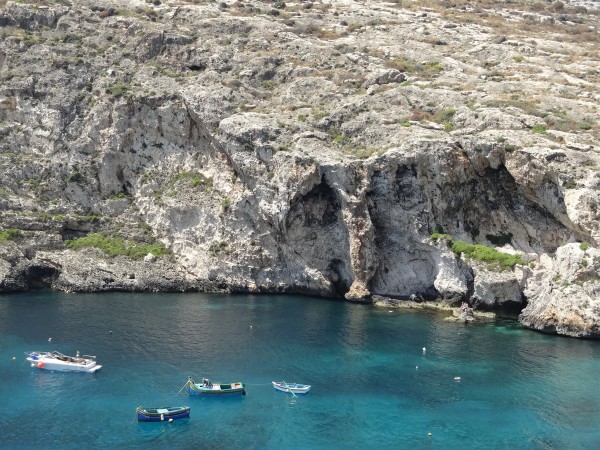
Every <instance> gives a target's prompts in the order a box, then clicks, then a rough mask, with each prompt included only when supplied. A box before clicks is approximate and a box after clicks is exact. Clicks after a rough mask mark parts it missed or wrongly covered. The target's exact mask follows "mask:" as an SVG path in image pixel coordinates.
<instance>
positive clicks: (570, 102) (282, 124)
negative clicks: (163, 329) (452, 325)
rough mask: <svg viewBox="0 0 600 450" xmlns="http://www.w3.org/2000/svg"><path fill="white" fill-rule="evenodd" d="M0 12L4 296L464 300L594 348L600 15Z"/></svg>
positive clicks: (45, 8) (22, 5)
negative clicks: (31, 292)
mask: <svg viewBox="0 0 600 450" xmlns="http://www.w3.org/2000/svg"><path fill="white" fill-rule="evenodd" d="M0 5H2V10H0V33H2V39H1V41H0V80H1V83H0V166H1V170H0V210H1V211H2V214H1V216H0V241H1V242H0V290H3V291H10V290H26V289H33V288H39V287H51V288H54V289H61V290H66V291H100V290H139V291H159V290H180V291H187V290H227V291H235V292H281V293H306V294H314V295H321V296H338V297H344V298H346V299H348V300H352V301H371V300H372V298H373V296H376V297H386V298H389V299H395V300H397V301H402V300H403V299H412V300H418V301H427V300H442V301H446V302H449V303H451V304H460V303H461V302H463V301H466V302H468V303H469V304H471V305H472V306H474V307H475V308H476V309H482V310H487V311H495V312H497V313H498V314H500V315H504V316H509V317H517V316H518V317H519V320H520V321H521V323H522V324H523V325H525V326H527V327H530V328H534V329H538V330H542V331H546V332H555V333H559V334H565V335H571V336H585V337H598V336H600V328H599V327H600V295H599V294H600V279H599V276H598V269H599V267H600V251H599V250H598V242H600V210H599V209H598V207H599V205H598V203H599V201H600V196H599V192H600V124H599V122H598V117H599V113H600V111H599V109H600V102H599V101H600V70H599V67H600V61H599V59H600V58H599V57H598V52H597V48H598V45H599V43H600V28H599V26H600V14H599V12H598V9H597V8H596V7H597V6H598V3H597V2H592V1H588V2H586V3H583V2H579V3H576V2H571V3H570V2H566V1H565V2H560V1H556V2H548V1H542V2H531V1H526V0H513V1H506V2H503V1H489V0H488V1H486V0H477V1H464V0H457V1H453V2H429V1H426V0H415V1H408V0H396V1H395V2H389V3H388V2H378V1H366V2H363V1H351V0H340V1H336V0H333V1H331V2H319V1H317V2H301V3H288V2H283V1H275V2H260V1H243V2H242V1H235V2H232V1H223V2H221V3H216V2H210V1H202V0H197V1H191V2H185V1H179V2H177V1H173V2H166V3H161V1H160V0H154V1H153V2H148V1H147V2H142V1H138V0H129V1H122V2H113V1H111V0H99V1H88V0H73V1H69V0H60V1H58V0H57V1H52V0H49V1H39V2H27V1H23V2H18V3H17V2H11V1H9V2H6V3H4V2H3V1H2V2H0ZM86 237H87V239H88V240H87V241H86V240H85V239H83V240H82V239H81V238H86ZM94 239H96V241H94ZM85 242H87V244H88V245H85V244H84V243H85ZM94 242H95V244H94ZM99 242H101V245H100V244H99ZM77 243H79V244H82V245H77ZM475 244H476V245H478V247H477V249H479V250H482V251H483V253H485V255H487V256H485V255H484V256H483V257H482V256H481V253H477V252H470V251H462V250H461V249H464V248H475V247H474V245H475ZM461 245H462V247H461ZM465 246H470V247H465ZM132 249H133V250H132ZM146 249H156V250H154V251H149V252H148V253H150V254H149V255H147V257H146V258H143V259H142V258H140V257H139V256H140V255H141V256H143V255H142V253H146ZM494 249H495V250H497V251H500V252H502V253H498V252H494V251H493V250H494ZM111 250H112V252H111ZM135 250H137V252H136V251H135ZM486 250H489V251H488V252H487V253H486ZM504 253H507V254H512V255H514V258H515V260H514V261H513V262H512V263H510V264H502V263H501V262H500V260H499V258H500V256H502V255H503V254H504ZM115 255H116V256H115ZM490 255H491V256H490ZM504 256H506V255H504ZM515 261H516V263H515Z"/></svg>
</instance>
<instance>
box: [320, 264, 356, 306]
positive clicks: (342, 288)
mask: <svg viewBox="0 0 600 450" xmlns="http://www.w3.org/2000/svg"><path fill="white" fill-rule="evenodd" d="M326 273H327V276H328V278H329V281H331V284H333V286H334V288H335V292H336V294H338V295H339V296H340V297H342V298H343V297H344V295H346V294H347V293H348V291H349V290H350V286H351V285H352V275H351V274H350V272H349V271H348V268H347V267H346V263H345V262H344V261H341V260H339V259H334V260H333V261H331V262H330V263H329V266H328V267H327V272H326Z"/></svg>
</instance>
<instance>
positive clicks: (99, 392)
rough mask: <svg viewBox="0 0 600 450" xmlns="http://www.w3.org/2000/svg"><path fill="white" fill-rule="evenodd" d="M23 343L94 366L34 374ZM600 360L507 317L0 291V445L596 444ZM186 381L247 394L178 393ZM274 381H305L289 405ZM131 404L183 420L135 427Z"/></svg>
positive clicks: (305, 300) (289, 302) (577, 344)
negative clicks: (89, 360)
mask: <svg viewBox="0 0 600 450" xmlns="http://www.w3.org/2000/svg"><path fill="white" fill-rule="evenodd" d="M111 332H112V333H111ZM49 338H52V341H51V342H48V339H49ZM423 347H425V348H426V351H425V352H423ZM33 350H39V351H47V350H58V351H61V352H62V353H65V354H75V353H76V352H77V351H80V352H81V353H82V354H93V355H97V360H98V362H99V363H100V364H102V365H103V368H102V369H101V370H100V371H99V372H97V373H96V374H80V373H57V372H49V371H45V370H39V369H36V368H32V367H31V366H30V365H29V363H27V362H26V361H25V354H24V353H25V352H28V351H33ZM599 356H600V342H597V341H584V340H575V339H568V338H561V337H556V336H545V335H542V334H538V333H534V332H531V331H527V330H521V329H520V328H519V327H518V326H517V325H515V324H512V323H501V324H500V323H497V324H486V325H475V326H473V325H468V326H466V325H462V324H454V323H448V322H444V321H442V320H441V319H440V317H439V316H435V315H427V314H417V313H410V312H404V311H390V310H388V309H379V308H375V307H372V306H367V305H356V304H348V303H343V302H339V301H331V300H323V299H316V298H310V297H294V296H286V297H284V296H246V295H237V296H234V295H207V294H128V293H111V294H86V295H82V294H61V293H47V292H35V293H25V294H18V295H1V296H0V411H1V412H2V419H3V420H2V432H1V434H0V448H3V449H4V448H10V449H13V448H14V449H29V448H31V449H34V448H35V449H45V448H49V449H50V448H51V449H54V448H57V449H58V448H60V449H91V448H98V449H101V448H102V449H103V448H141V447H144V448H148V449H153V448H156V449H188V448H190V449H191V448H202V449H365V448H369V449H371V448H372V449H388V448H389V449H391V448H394V449H397V448H401V449H402V448H406V449H412V448H427V449H482V448H486V449H596V448H600V377H599V374H600V358H599ZM13 358H14V359H13ZM188 376H192V377H194V378H196V379H198V380H199V379H201V378H202V377H209V378H211V379H212V380H213V381H223V382H232V381H243V382H245V383H246V385H247V391H248V395H246V396H243V397H236V398H203V397H188V396H187V395H186V394H184V393H181V394H178V391H179V390H180V389H181V388H182V387H183V385H184V384H185V382H186V380H187V377H188ZM455 377H460V380H455ZM273 380H284V381H286V382H298V383H306V384H311V385H312V386H313V388H312V390H311V392H310V393H309V394H308V395H306V396H298V397H293V396H291V395H289V394H284V393H280V392H277V391H275V390H274V389H273V388H272V386H271V381H273ZM137 405H143V406H147V407H157V406H176V405H189V406H191V417H190V418H189V419H182V420H178V421H175V422H173V423H138V422H137V421H135V408H136V406H137ZM429 433H431V435H429Z"/></svg>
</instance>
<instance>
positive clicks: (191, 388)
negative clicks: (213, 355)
mask: <svg viewBox="0 0 600 450" xmlns="http://www.w3.org/2000/svg"><path fill="white" fill-rule="evenodd" d="M187 386H188V393H189V395H246V387H245V385H244V383H242V382H239V381H238V382H235V383H213V382H212V381H210V380H209V379H208V378H202V383H196V382H194V380H192V378H191V377H190V378H188V382H187Z"/></svg>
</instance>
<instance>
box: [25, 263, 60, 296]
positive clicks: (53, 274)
mask: <svg viewBox="0 0 600 450" xmlns="http://www.w3.org/2000/svg"><path fill="white" fill-rule="evenodd" d="M59 274H60V273H59V271H58V270H57V269H56V268H54V267H48V266H31V267H29V268H28V269H27V271H26V272H25V279H26V282H27V286H28V288H29V289H34V290H35V289H48V288H51V287H52V283H53V282H54V280H56V278H58V275H59Z"/></svg>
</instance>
